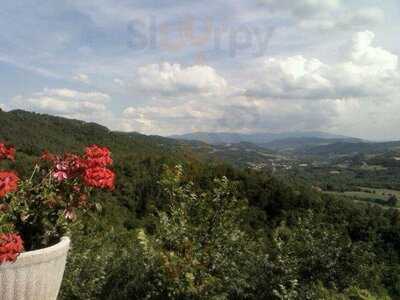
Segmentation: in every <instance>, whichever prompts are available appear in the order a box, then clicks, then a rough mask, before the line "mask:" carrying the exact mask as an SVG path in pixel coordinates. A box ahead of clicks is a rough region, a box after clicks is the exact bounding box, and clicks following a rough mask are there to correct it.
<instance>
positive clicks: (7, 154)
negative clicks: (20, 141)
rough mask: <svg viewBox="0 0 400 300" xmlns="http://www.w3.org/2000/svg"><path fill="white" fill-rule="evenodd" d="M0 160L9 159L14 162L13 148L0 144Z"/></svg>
mask: <svg viewBox="0 0 400 300" xmlns="http://www.w3.org/2000/svg"><path fill="white" fill-rule="evenodd" d="M1 159H9V160H12V161H14V160H15V148H14V147H7V146H6V145H4V144H2V143H1V144H0V160H1Z"/></svg>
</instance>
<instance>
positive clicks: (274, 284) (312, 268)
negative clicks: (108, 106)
mask: <svg viewBox="0 0 400 300" xmlns="http://www.w3.org/2000/svg"><path fill="white" fill-rule="evenodd" d="M0 141H6V142H8V143H12V144H14V145H15V146H16V148H17V151H18V157H17V161H16V163H15V164H11V165H10V168H16V169H17V171H18V172H19V173H20V174H21V175H28V170H29V169H30V168H29V165H30V166H31V165H32V164H34V162H35V160H36V159H37V158H38V156H40V154H41V153H42V151H43V150H46V149H47V150H50V151H54V152H63V151H75V152H79V151H82V149H83V147H84V146H86V145H88V144H92V143H96V144H100V145H103V146H107V147H109V148H110V149H111V151H112V153H113V158H114V168H115V171H116V173H117V185H116V189H115V191H113V192H107V193H106V192H99V193H97V194H96V195H95V196H96V197H98V199H99V200H101V202H102V210H101V212H100V213H95V212H92V213H90V215H89V216H86V217H85V221H84V222H82V223H80V224H78V225H77V226H75V227H74V228H72V229H71V231H72V234H73V235H72V236H73V238H72V241H73V249H72V253H70V256H69V260H68V265H67V270H66V274H65V278H64V283H63V287H62V292H61V299H400V212H399V210H397V209H383V208H380V207H379V206H375V205H368V204H364V203H357V202H349V201H346V202H345V201H341V200H339V199H336V198H334V196H331V195H325V194H322V193H318V192H316V191H314V190H313V189H312V188H311V187H308V186H306V185H300V184H298V183H297V182H296V180H293V181H290V182H288V181H283V180H279V179H276V178H274V177H273V176H271V175H269V174H267V173H264V172H258V171H255V170H245V169H236V168H233V167H230V166H228V165H225V164H222V163H221V164H219V163H215V162H207V160H204V157H202V158H201V159H200V158H197V157H196V155H195V154H193V153H192V152H191V150H190V147H185V145H182V144H181V143H179V142H177V141H174V140H170V139H166V138H160V137H147V136H144V135H140V134H125V133H116V132H111V131H109V130H108V129H107V128H104V127H102V126H100V125H97V124H88V123H84V122H81V121H76V120H67V119H62V118H57V117H52V116H47V115H39V114H33V113H28V112H24V111H13V112H2V111H0ZM177 165H180V166H181V167H178V168H177V167H176V166H177ZM225 177H226V178H225ZM214 179H218V180H214ZM216 212H218V214H216Z"/></svg>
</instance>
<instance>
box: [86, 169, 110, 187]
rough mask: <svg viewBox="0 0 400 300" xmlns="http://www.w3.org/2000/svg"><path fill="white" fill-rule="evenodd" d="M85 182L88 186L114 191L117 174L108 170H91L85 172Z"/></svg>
mask: <svg viewBox="0 0 400 300" xmlns="http://www.w3.org/2000/svg"><path fill="white" fill-rule="evenodd" d="M83 180H84V182H85V184H86V185H87V186H90V187H95V188H102V189H108V190H113V189H114V184H115V174H114V172H113V171H111V170H109V169H107V168H102V167H96V168H89V169H86V170H85V174H84V176H83Z"/></svg>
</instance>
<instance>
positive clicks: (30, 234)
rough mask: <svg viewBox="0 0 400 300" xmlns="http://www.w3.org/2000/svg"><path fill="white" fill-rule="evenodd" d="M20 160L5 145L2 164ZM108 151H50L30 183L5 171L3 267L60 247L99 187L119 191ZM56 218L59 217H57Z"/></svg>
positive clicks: (1, 176)
mask: <svg viewBox="0 0 400 300" xmlns="http://www.w3.org/2000/svg"><path fill="white" fill-rule="evenodd" d="M2 159H10V160H13V161H14V160H15V149H14V148H13V147H7V146H5V145H4V144H0V160H2ZM112 163H113V160H112V158H111V152H110V150H109V149H108V148H105V147H100V146H97V145H92V146H89V147H87V148H86V149H85V152H84V154H83V155H76V154H71V153H66V154H64V155H54V154H51V153H49V152H45V153H44V154H43V155H42V157H41V159H40V160H39V162H38V164H37V165H36V167H35V169H34V172H33V174H32V176H31V177H30V178H29V179H28V180H20V179H19V178H18V176H17V175H16V173H15V172H13V171H0V264H1V263H3V262H13V261H15V259H16V258H17V256H18V254H19V253H20V252H21V251H23V248H24V247H23V245H24V246H25V249H27V250H34V249H38V248H41V247H43V246H49V245H52V244H54V243H56V242H57V241H58V240H59V238H60V237H61V236H63V235H64V234H65V232H67V230H68V224H70V223H71V222H73V221H76V219H77V217H78V216H79V214H78V210H81V211H83V212H84V211H86V210H87V209H89V208H91V207H96V208H97V207H99V206H98V204H96V205H94V204H95V203H93V202H91V201H89V195H90V192H91V191H92V189H93V188H97V189H105V190H113V189H114V187H115V173H114V172H113V171H112V170H111V169H110V166H111V165H112ZM55 216H57V217H56V218H55Z"/></svg>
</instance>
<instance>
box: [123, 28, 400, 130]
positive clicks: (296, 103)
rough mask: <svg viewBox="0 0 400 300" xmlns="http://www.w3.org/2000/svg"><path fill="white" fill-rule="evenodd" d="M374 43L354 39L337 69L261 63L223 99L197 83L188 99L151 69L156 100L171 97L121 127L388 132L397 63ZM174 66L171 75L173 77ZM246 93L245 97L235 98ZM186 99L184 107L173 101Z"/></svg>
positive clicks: (295, 60) (316, 63)
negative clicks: (206, 92) (387, 117)
mask: <svg viewBox="0 0 400 300" xmlns="http://www.w3.org/2000/svg"><path fill="white" fill-rule="evenodd" d="M374 38H375V36H374V34H373V33H372V32H369V31H364V32H358V33H356V34H354V36H353V38H352V39H351V40H350V41H349V42H348V43H346V45H345V47H341V48H340V49H341V50H342V51H341V52H340V54H341V58H340V59H339V60H338V61H336V62H335V63H325V62H322V61H321V60H319V59H317V58H312V57H311V58H310V57H306V56H305V55H297V56H289V57H270V58H264V59H263V60H262V62H261V63H258V64H257V67H256V68H253V67H252V69H251V70H246V72H243V74H251V75H250V83H249V84H248V83H246V81H245V80H242V81H241V82H239V85H240V86H239V87H235V88H234V87H232V85H228V84H226V85H225V86H226V87H225V92H224V93H220V94H219V95H217V94H216V95H217V96H214V97H206V98H204V97H201V96H199V95H200V94H201V91H202V89H201V88H199V86H204V85H200V84H198V85H196V84H193V83H191V85H190V86H191V89H189V90H191V91H192V94H191V95H189V96H188V94H187V93H188V88H186V89H183V88H181V89H179V88H177V87H176V86H179V84H177V83H176V82H177V81H179V80H176V79H171V78H175V77H174V76H172V75H170V74H171V73H172V74H175V73H176V72H166V71H165V72H159V68H157V67H152V68H150V69H151V70H152V71H154V73H155V74H157V75H154V76H150V77H151V78H152V80H150V79H149V82H153V83H154V89H155V90H153V93H154V94H153V95H158V94H159V93H166V94H170V95H172V94H173V95H174V97H155V98H154V99H153V103H150V104H147V105H142V106H140V105H138V106H132V105H131V106H130V107H128V108H126V109H125V111H124V113H123V116H122V118H121V123H120V124H123V128H125V130H136V131H142V132H146V133H152V134H154V133H161V134H172V133H183V132H190V131H241V132H250V131H253V132H254V131H285V130H318V129H319V130H327V131H332V130H333V131H336V132H342V133H344V134H346V133H348V134H354V135H356V136H365V128H370V127H371V128H372V127H373V126H374V124H375V125H376V126H379V128H386V127H385V126H386V125H384V124H385V121H384V120H385V118H382V116H384V115H386V114H388V115H391V116H392V117H391V119H394V118H395V115H394V114H393V111H397V110H398V109H399V108H400V107H399V105H400V104H399V103H398V101H397V99H398V98H399V96H400V74H399V69H398V57H397V56H396V55H395V54H393V53H391V52H389V51H387V50H385V49H383V48H381V47H377V46H375V45H374ZM171 66H172V65H169V66H168V68H170V69H172V70H174V68H172V67H171ZM176 70H181V68H180V67H177V68H176ZM149 73H151V74H153V72H149ZM177 73H179V72H177ZM178 77H179V76H178ZM181 78H184V79H186V78H187V76H183V77H181ZM194 78H196V77H194ZM242 78H244V77H242ZM189 82H190V80H189ZM195 82H196V81H195ZM172 83H174V84H172ZM196 83H197V82H196ZM157 86H158V87H159V89H157V88H156V87H157ZM171 86H172V87H171ZM245 86H247V89H243V87H245ZM160 87H161V88H160ZM226 90H227V91H226ZM241 90H244V91H245V92H243V93H240V92H238V93H235V92H237V91H241ZM167 91H168V93H167ZM171 91H173V93H172V92H171ZM194 91H197V92H198V94H195V93H194ZM233 91H235V92H233ZM182 95H184V97H183V99H185V101H176V98H180V97H181V96H182ZM364 103H365V104H364ZM377 106H380V107H381V108H380V109H378V108H377ZM364 107H365V109H364ZM383 107H384V108H383ZM358 111H363V112H362V113H360V118H358V116H357V117H355V115H357V114H358ZM374 111H376V112H378V113H377V114H373V112H374ZM355 123H356V124H355ZM395 123H396V121H395V120H393V122H392V124H395ZM397 123H398V122H397ZM397 123H396V124H397ZM362 128H364V134H363V131H362ZM375 131H376V130H375ZM370 132H374V129H373V128H372V129H371V131H370ZM376 132H377V131H376Z"/></svg>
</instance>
